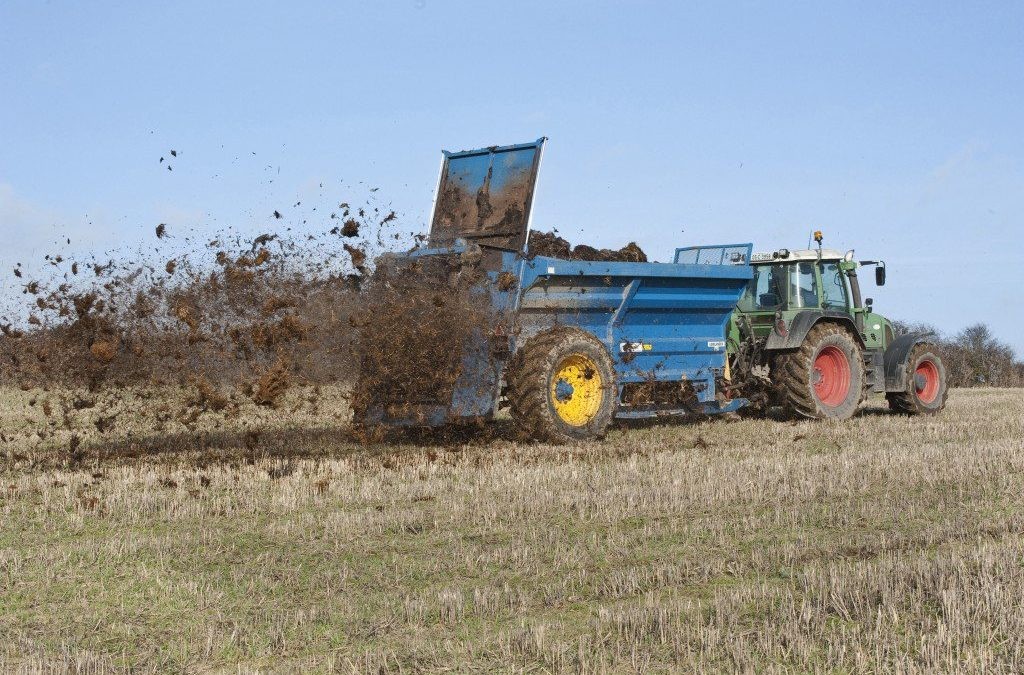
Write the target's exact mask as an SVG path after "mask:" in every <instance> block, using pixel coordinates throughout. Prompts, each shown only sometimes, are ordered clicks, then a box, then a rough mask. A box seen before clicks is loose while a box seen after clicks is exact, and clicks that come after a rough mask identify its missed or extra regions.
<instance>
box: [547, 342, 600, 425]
mask: <svg viewBox="0 0 1024 675" xmlns="http://www.w3.org/2000/svg"><path fill="white" fill-rule="evenodd" d="M549 396H550V400H551V407H552V408H554V411H555V414H557V415H558V417H559V418H560V419H561V420H562V421H563V422H565V423H566V424H569V425H572V426H577V427H579V426H584V425H586V424H588V423H590V422H591V421H592V420H593V419H594V418H595V417H597V413H598V411H599V410H600V409H601V403H602V402H603V401H604V384H603V382H602V380H601V375H600V373H599V372H598V369H597V364H596V363H594V361H593V360H592V359H591V358H590V357H588V356H586V355H584V354H572V355H570V356H567V357H566V358H564V359H562V361H561V362H560V363H559V364H558V366H556V368H555V369H554V373H553V374H552V377H551V386H550V391H549Z"/></svg>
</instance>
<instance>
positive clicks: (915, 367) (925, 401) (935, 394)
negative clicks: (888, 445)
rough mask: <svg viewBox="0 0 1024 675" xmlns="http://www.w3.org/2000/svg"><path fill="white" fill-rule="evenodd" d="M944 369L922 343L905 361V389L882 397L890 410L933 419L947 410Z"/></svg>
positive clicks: (932, 351) (932, 352)
mask: <svg viewBox="0 0 1024 675" xmlns="http://www.w3.org/2000/svg"><path fill="white" fill-rule="evenodd" d="M948 395H949V388H948V387H947V386H946V367H945V366H944V365H943V364H942V359H941V358H939V355H938V354H936V353H935V346H934V345H930V344H926V343H921V344H919V345H916V346H915V347H914V348H913V349H912V350H911V351H910V355H909V356H908V357H907V386H906V389H905V390H904V391H894V392H889V393H888V394H886V395H885V398H886V400H888V401H889V409H890V410H892V411H893V412H899V413H904V414H907V415H934V414H936V413H938V412H939V411H940V410H942V409H943V408H945V407H946V398H947V396H948Z"/></svg>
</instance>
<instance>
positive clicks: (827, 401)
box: [811, 345, 850, 408]
mask: <svg viewBox="0 0 1024 675" xmlns="http://www.w3.org/2000/svg"><path fill="white" fill-rule="evenodd" d="M811 380H812V383H813V385H814V394H815V396H817V397H818V400H819V401H821V403H822V405H826V406H828V407H829V408H835V407H837V406H840V405H842V404H843V402H844V401H846V397H847V396H849V394H850V362H849V360H848V359H847V358H846V354H845V353H844V352H843V350H842V349H840V348H839V347H836V346H835V345H827V346H826V347H824V348H823V349H822V350H821V351H820V352H818V355H817V356H816V357H814V373H813V375H812V376H811Z"/></svg>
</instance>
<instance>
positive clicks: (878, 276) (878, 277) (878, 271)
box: [875, 265, 885, 286]
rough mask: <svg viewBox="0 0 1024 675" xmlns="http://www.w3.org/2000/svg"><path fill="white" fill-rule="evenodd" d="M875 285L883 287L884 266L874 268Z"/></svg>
mask: <svg viewBox="0 0 1024 675" xmlns="http://www.w3.org/2000/svg"><path fill="white" fill-rule="evenodd" d="M875 285H876V286H885V265H879V266H878V267H876V268H875Z"/></svg>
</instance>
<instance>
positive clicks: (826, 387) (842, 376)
mask: <svg viewBox="0 0 1024 675" xmlns="http://www.w3.org/2000/svg"><path fill="white" fill-rule="evenodd" d="M771 378H772V381H773V383H774V385H775V387H776V390H777V393H778V396H779V398H780V399H781V401H780V402H781V403H782V404H783V406H784V407H786V408H788V409H790V410H792V411H794V412H796V413H797V414H799V415H802V416H803V417H810V418H814V419H837V420H845V419H848V418H850V417H852V416H853V414H854V413H855V412H856V411H857V406H858V405H859V404H860V401H861V394H862V392H863V390H864V359H863V356H862V352H861V348H860V344H858V342H857V341H856V340H855V339H854V337H853V335H851V334H850V332H849V331H848V330H846V329H845V328H843V327H841V326H838V325H836V324H834V323H819V324H817V325H816V326H814V327H813V328H811V330H810V332H808V333H807V337H806V338H804V342H803V344H802V345H801V346H800V348H799V349H797V350H795V351H792V352H784V353H781V354H778V355H777V356H776V357H775V359H774V363H773V367H772V369H771Z"/></svg>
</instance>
